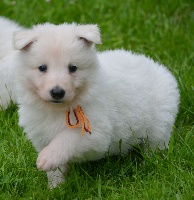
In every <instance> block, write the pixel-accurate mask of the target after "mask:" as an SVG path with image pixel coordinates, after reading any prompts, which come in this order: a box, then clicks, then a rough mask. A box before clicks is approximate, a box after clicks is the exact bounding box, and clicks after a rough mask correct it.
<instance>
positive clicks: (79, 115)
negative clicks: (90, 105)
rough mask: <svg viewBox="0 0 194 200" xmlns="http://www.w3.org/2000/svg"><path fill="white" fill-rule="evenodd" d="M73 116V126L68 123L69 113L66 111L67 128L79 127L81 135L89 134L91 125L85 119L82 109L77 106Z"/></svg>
mask: <svg viewBox="0 0 194 200" xmlns="http://www.w3.org/2000/svg"><path fill="white" fill-rule="evenodd" d="M73 112H74V116H75V118H76V120H77V122H76V124H75V125H72V124H71V122H70V111H66V124H67V126H68V127H69V128H77V127H79V126H80V127H81V128H82V129H81V135H83V134H84V132H88V133H90V134H91V125H90V122H89V121H88V119H87V118H86V116H85V114H84V112H83V110H82V108H81V107H80V106H78V107H77V108H76V109H74V110H73Z"/></svg>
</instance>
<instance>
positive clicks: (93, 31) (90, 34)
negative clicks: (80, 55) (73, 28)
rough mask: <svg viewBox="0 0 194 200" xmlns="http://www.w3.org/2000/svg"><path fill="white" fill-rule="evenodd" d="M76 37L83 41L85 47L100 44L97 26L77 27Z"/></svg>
mask: <svg viewBox="0 0 194 200" xmlns="http://www.w3.org/2000/svg"><path fill="white" fill-rule="evenodd" d="M77 36H78V37H79V39H81V40H83V41H84V43H85V44H86V45H87V46H91V45H92V44H101V37H100V31H99V28H98V26H97V25H78V26H77Z"/></svg>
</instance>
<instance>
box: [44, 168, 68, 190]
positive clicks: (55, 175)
mask: <svg viewBox="0 0 194 200" xmlns="http://www.w3.org/2000/svg"><path fill="white" fill-rule="evenodd" d="M65 173H66V166H64V165H63V166H59V167H58V168H57V169H56V170H55V171H49V172H47V178H48V184H49V188H50V189H53V188H55V187H57V185H58V184H60V183H62V182H64V181H65V176H64V174H65Z"/></svg>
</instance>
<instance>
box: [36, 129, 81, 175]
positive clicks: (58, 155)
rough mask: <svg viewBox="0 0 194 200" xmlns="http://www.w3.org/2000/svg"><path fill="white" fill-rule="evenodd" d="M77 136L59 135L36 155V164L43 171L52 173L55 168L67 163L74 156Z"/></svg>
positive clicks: (62, 133) (69, 134)
mask: <svg viewBox="0 0 194 200" xmlns="http://www.w3.org/2000/svg"><path fill="white" fill-rule="evenodd" d="M79 137H80V136H79V135H77V134H75V133H71V132H70V133H64V132H61V133H59V134H58V135H57V136H56V137H55V138H54V139H53V140H52V141H51V143H50V144H49V145H48V146H46V147H45V148H44V149H43V150H42V151H41V152H40V153H39V155H38V158H37V161H36V164H37V167H38V169H40V170H43V171H47V172H48V171H52V170H53V171H54V170H56V169H57V167H59V166H62V165H65V164H67V163H68V161H69V159H70V158H71V157H72V156H74V155H75V151H76V146H77V145H78V143H79Z"/></svg>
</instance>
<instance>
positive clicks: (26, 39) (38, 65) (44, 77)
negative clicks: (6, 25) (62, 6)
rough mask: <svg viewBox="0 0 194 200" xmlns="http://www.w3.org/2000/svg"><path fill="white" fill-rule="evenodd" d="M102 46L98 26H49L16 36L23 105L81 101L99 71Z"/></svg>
mask: <svg viewBox="0 0 194 200" xmlns="http://www.w3.org/2000/svg"><path fill="white" fill-rule="evenodd" d="M100 43H101V39H100V33H99V29H98V27H97V26H96V25H77V24H62V25H53V24H49V23H46V24H43V25H38V26H35V27H33V28H32V29H30V30H25V31H21V32H16V33H15V34H14V46H15V48H16V49H17V50H19V51H20V53H19V58H18V63H19V66H18V68H17V71H18V74H17V83H18V91H19V92H18V100H19V103H21V102H22V103H24V101H25V103H27V102H32V101H37V100H38V101H39V102H42V103H46V104H50V105H51V104H52V105H53V104H54V105H56V106H58V105H62V106H66V105H70V104H72V103H73V102H75V101H80V99H81V97H82V96H83V95H84V93H85V92H86V91H87V89H88V87H89V86H90V85H91V84H92V81H93V79H94V74H95V73H96V71H97V69H98V62H97V58H96V52H95V47H94V44H100Z"/></svg>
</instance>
